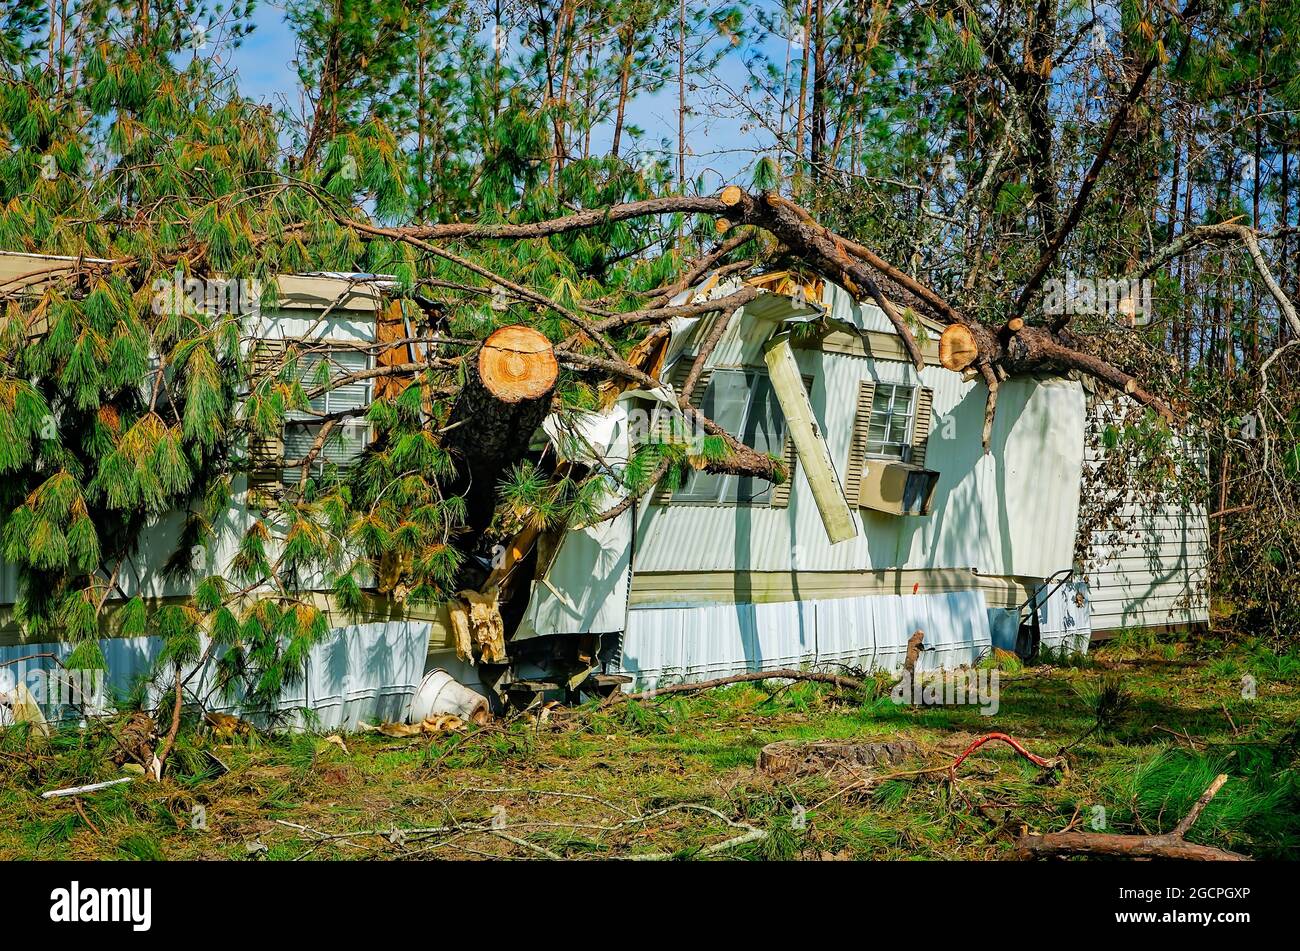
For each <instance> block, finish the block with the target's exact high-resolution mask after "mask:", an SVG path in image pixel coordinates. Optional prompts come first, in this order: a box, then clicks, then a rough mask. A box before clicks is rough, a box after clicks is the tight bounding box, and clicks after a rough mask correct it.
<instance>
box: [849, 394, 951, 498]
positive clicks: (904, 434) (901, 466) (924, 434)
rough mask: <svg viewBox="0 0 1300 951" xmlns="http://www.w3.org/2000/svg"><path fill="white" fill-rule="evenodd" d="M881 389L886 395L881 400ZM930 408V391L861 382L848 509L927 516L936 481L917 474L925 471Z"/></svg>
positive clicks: (851, 447)
mask: <svg viewBox="0 0 1300 951" xmlns="http://www.w3.org/2000/svg"><path fill="white" fill-rule="evenodd" d="M882 389H886V390H888V392H887V393H885V394H884V395H882V393H881V390H882ZM933 405H934V391H933V390H930V389H927V388H925V387H915V386H907V385H904V384H893V383H877V382H875V381H874V380H861V381H859V383H858V404H857V412H856V415H855V417H854V421H853V438H852V440H851V442H850V444H849V459H848V467H847V472H848V475H847V477H846V478H845V480H844V495H845V498H846V499H847V500H848V503H849V505H851V506H855V507H865V508H871V509H875V510H877V511H882V512H889V513H892V514H895V515H925V514H928V513H929V506H930V500H931V498H932V496H933V493H934V486H935V482H936V480H937V478H938V476H937V474H936V473H933V472H925V471H919V470H924V469H925V463H926V450H927V448H928V447H929V442H930V429H931V425H932V420H933ZM904 420H905V421H906V423H907V428H902V422H903V421H904Z"/></svg>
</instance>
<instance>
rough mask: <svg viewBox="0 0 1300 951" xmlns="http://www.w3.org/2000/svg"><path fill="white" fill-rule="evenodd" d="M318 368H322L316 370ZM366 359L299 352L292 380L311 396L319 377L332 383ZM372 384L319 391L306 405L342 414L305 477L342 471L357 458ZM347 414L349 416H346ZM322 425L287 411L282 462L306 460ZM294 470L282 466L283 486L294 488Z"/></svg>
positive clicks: (340, 351) (338, 352)
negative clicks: (333, 468)
mask: <svg viewBox="0 0 1300 951" xmlns="http://www.w3.org/2000/svg"><path fill="white" fill-rule="evenodd" d="M322 365H325V366H326V367H327V369H325V370H322V369H321V367H322ZM370 366H371V362H370V355H369V354H368V353H366V352H364V351H360V350H351V349H346V348H342V347H340V348H336V349H331V350H325V351H321V350H315V351H313V352H311V353H305V354H303V355H302V357H301V358H299V360H298V378H299V380H300V381H301V382H302V386H303V389H305V390H307V391H308V392H311V391H312V390H314V389H317V388H319V387H320V385H321V383H322V382H323V381H324V380H325V379H327V378H328V379H329V380H338V379H340V378H342V377H346V376H349V375H350V374H353V373H356V372H358V371H361V370H367V369H370ZM372 382H373V381H372V380H358V381H356V382H352V383H345V384H343V385H341V386H336V387H334V388H333V389H330V390H327V391H325V392H324V393H321V394H320V395H319V396H316V397H314V398H313V399H312V400H311V401H310V406H311V409H312V410H313V411H314V412H315V413H318V414H326V415H331V416H334V415H337V414H344V415H343V416H342V417H341V418H340V420H339V421H338V422H337V423H336V425H335V427H334V429H333V430H332V431H331V432H330V434H329V436H328V437H326V440H325V443H324V445H323V446H322V447H321V451H320V452H319V453H318V454H317V456H316V458H315V459H313V460H312V463H311V470H310V475H311V476H313V477H314V476H320V475H322V474H323V473H324V472H325V469H326V468H327V467H328V466H337V467H338V468H339V469H346V468H348V467H349V466H350V465H352V463H354V462H355V461H356V460H357V458H358V457H359V456H360V455H361V453H362V451H363V450H364V449H365V447H366V443H367V442H368V441H369V435H370V429H369V426H368V425H367V424H366V422H365V414H366V409H367V407H368V406H369V405H370V399H371V397H370V394H371V384H372ZM350 410H354V411H355V415H353V416H349V415H348V413H349V411H350ZM322 425H323V424H322V422H321V421H320V419H319V417H318V416H316V415H313V414H312V413H303V412H295V413H290V414H289V416H288V418H287V419H286V420H285V424H284V458H285V459H288V460H299V459H302V458H303V457H304V456H306V455H307V454H308V453H309V452H310V451H311V448H312V446H314V445H315V444H316V440H317V439H318V438H319V437H320V432H321V426H322ZM301 474H302V468H301V467H300V466H293V467H290V468H286V469H284V470H283V472H282V473H281V476H280V478H281V479H282V480H283V482H284V483H285V484H286V485H297V484H298V483H299V480H300V477H301Z"/></svg>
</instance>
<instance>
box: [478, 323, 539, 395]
mask: <svg viewBox="0 0 1300 951" xmlns="http://www.w3.org/2000/svg"><path fill="white" fill-rule="evenodd" d="M558 373H559V365H558V364H557V363H556V360H555V351H554V350H553V349H552V347H551V342H550V341H549V340H547V339H546V338H545V337H544V336H542V334H540V333H538V332H537V331H536V330H533V329H532V328H531V327H518V326H511V327H502V328H501V329H500V330H497V331H495V332H494V333H493V334H492V335H491V336H490V337H488V338H487V340H485V341H484V342H483V348H482V349H481V350H480V351H479V354H478V375H479V379H480V380H482V381H483V386H484V387H485V388H486V389H487V390H488V392H490V393H491V394H492V395H493V396H495V397H496V398H497V399H499V400H501V401H502V402H503V403H519V402H521V401H524V400H535V399H540V398H541V397H543V396H545V395H547V394H548V393H550V392H551V390H552V389H554V387H555V379H556V376H557V374H558Z"/></svg>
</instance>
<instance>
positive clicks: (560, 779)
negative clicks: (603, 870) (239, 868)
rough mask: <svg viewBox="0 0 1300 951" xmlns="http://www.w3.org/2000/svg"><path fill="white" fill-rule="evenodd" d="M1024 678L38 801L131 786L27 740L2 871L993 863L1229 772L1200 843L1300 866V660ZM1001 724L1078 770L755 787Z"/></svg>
mask: <svg viewBox="0 0 1300 951" xmlns="http://www.w3.org/2000/svg"><path fill="white" fill-rule="evenodd" d="M1018 666H1019V665H1017V664H1015V663H1011V664H1010V665H1009V666H1008V668H1007V669H1004V670H1002V671H1001V697H1000V709H999V710H998V712H997V714H996V715H995V716H992V717H986V716H982V715H981V714H980V713H979V710H978V708H976V707H973V706H967V707H950V708H933V707H932V708H916V707H905V706H899V705H896V704H895V703H893V702H892V701H891V700H890V698H889V697H888V696H876V697H868V698H866V699H865V700H864V698H863V697H861V696H855V697H850V696H846V695H844V694H843V693H840V692H837V691H835V690H833V689H831V688H826V687H822V686H820V685H811V684H799V685H794V686H789V687H785V688H782V687H780V686H777V685H772V686H771V687H770V688H769V687H765V686H764V685H756V686H755V685H745V686H737V687H732V688H726V689H720V690H714V691H712V692H708V693H705V694H699V695H694V696H681V697H663V698H660V699H659V700H657V701H651V702H646V703H631V704H619V705H616V706H614V707H606V708H598V707H597V706H596V705H594V704H592V705H588V706H586V707H582V708H578V709H574V710H557V711H555V712H554V714H553V715H552V716H551V717H549V718H548V719H547V720H546V721H545V722H540V723H539V722H535V721H533V720H531V719H529V718H519V719H517V720H515V721H513V722H510V723H505V724H501V723H498V724H497V725H495V726H493V727H490V728H487V729H479V730H474V731H472V732H469V733H462V734H454V735H450V736H448V735H442V736H435V737H416V738H402V739H394V738H388V737H384V736H380V735H377V734H366V735H360V736H348V737H346V738H344V739H345V742H346V751H345V750H344V748H343V746H342V745H340V744H339V743H337V742H334V741H331V740H328V739H326V738H325V737H322V736H312V735H295V736H287V737H274V738H271V737H252V738H248V739H241V740H236V741H234V742H230V741H225V742H220V741H217V740H215V739H214V738H211V737H204V736H199V735H196V734H194V733H192V732H188V731H187V732H185V733H183V735H182V738H181V742H180V744H179V746H178V750H177V752H176V753H175V754H174V756H173V760H172V762H171V763H170V764H169V769H168V774H167V777H166V778H165V780H164V782H162V783H160V784H158V783H152V782H146V781H144V780H140V779H137V780H136V781H135V782H134V783H132V784H130V785H126V786H118V787H115V788H111V789H107V790H104V791H101V792H97V793H94V794H90V795H86V796H83V797H79V799H75V800H74V799H58V800H49V801H46V800H42V799H40V798H39V796H38V792H39V791H40V790H43V789H50V788H56V787H63V786H70V785H75V784H80V783H87V782H92V781H98V780H103V779H109V778H113V777H114V776H117V775H121V774H120V773H118V772H117V770H116V768H115V767H114V766H113V765H112V764H111V762H109V761H108V760H107V755H108V754H111V752H112V750H113V748H114V744H113V742H112V740H111V738H110V737H108V736H107V735H106V733H105V732H104V731H103V730H98V731H96V730H91V731H87V732H86V733H71V734H67V735H64V736H61V737H59V738H57V739H55V740H54V741H47V740H42V739H40V738H38V737H34V736H29V735H27V734H26V733H25V731H22V730H18V729H11V730H9V731H7V733H5V734H3V735H0V769H2V770H3V774H0V857H3V858H6V859H12V858H29V859H31V858H39V859H56V858H116V859H131V858H136V859H162V858H167V859H180V858H227V859H241V860H246V859H256V858H259V857H260V858H272V859H300V858H306V859H329V858H381V859H390V858H419V859H436V858H444V857H446V858H465V857H477V856H481V855H493V856H517V857H529V858H531V857H542V856H556V855H558V856H564V857H569V858H595V857H622V856H632V855H642V856H665V857H666V856H673V857H705V856H707V855H710V854H712V855H719V856H727V857H732V858H751V859H761V858H769V859H790V858H805V859H900V858H946V859H997V858H1010V857H1012V847H1011V843H1012V842H1013V840H1014V838H1015V836H1016V835H1017V834H1019V833H1020V832H1021V831H1022V830H1023V829H1025V828H1026V827H1027V828H1029V829H1031V830H1034V831H1039V832H1046V831H1053V830H1058V829H1061V828H1064V827H1066V826H1067V825H1069V824H1071V823H1073V824H1074V825H1075V827H1076V828H1085V829H1086V828H1089V827H1090V826H1091V825H1092V824H1093V823H1094V821H1096V820H1098V819H1102V818H1103V813H1102V812H1101V811H1100V810H1099V809H1098V808H1097V807H1101V809H1104V822H1105V825H1106V827H1107V828H1108V829H1109V830H1111V831H1118V832H1143V831H1148V832H1156V831H1167V830H1169V829H1171V828H1172V827H1173V826H1174V825H1175V824H1176V823H1177V821H1178V819H1179V818H1181V816H1182V815H1183V814H1184V813H1185V812H1186V811H1187V809H1188V808H1189V807H1190V805H1191V804H1192V802H1193V801H1194V800H1195V799H1196V797H1197V796H1198V795H1199V793H1200V792H1201V791H1202V790H1203V789H1204V787H1205V786H1207V785H1208V784H1209V782H1210V781H1211V779H1212V778H1213V777H1214V775H1215V774H1217V773H1219V772H1226V773H1228V774H1229V775H1230V777H1231V778H1230V780H1229V782H1228V784H1227V785H1226V786H1225V787H1224V789H1223V791H1222V792H1221V793H1220V794H1219V795H1218V796H1217V797H1216V799H1215V800H1214V801H1213V802H1212V803H1211V804H1210V807H1209V808H1208V809H1207V810H1206V811H1205V813H1204V814H1203V815H1202V818H1201V819H1200V821H1199V822H1198V823H1197V825H1196V826H1195V828H1194V830H1193V832H1192V834H1191V835H1190V836H1189V838H1190V839H1192V840H1194V841H1198V842H1205V843H1209V844H1213V845H1218V846H1222V847H1226V848H1231V849H1235V850H1238V851H1243V852H1247V853H1250V854H1252V855H1256V856H1276V857H1287V856H1290V857H1295V856H1296V855H1298V854H1300V729H1298V728H1297V722H1298V721H1300V656H1297V655H1295V654H1289V655H1287V654H1282V655H1279V654H1277V653H1275V652H1273V651H1270V650H1268V649H1266V648H1264V647H1261V646H1253V647H1252V646H1250V645H1245V646H1240V645H1239V646H1236V647H1233V648H1224V647H1222V646H1221V645H1205V644H1201V645H1194V644H1190V643H1187V642H1181V641H1170V642H1157V641H1153V640H1143V641H1139V640H1137V639H1121V641H1119V642H1113V643H1112V644H1111V645H1109V646H1107V647H1104V648H1101V649H1099V650H1098V651H1096V652H1094V654H1092V655H1090V656H1089V657H1087V658H1073V659H1068V658H1059V659H1056V660H1055V661H1054V662H1053V663H1048V664H1042V665H1038V666H1035V667H1029V668H1024V669H1017V668H1018ZM1243 678H1246V679H1245V683H1246V685H1247V687H1249V686H1251V685H1252V684H1253V686H1254V690H1253V693H1254V696H1253V697H1251V696H1249V694H1250V693H1251V692H1252V691H1251V690H1250V689H1246V690H1243ZM1243 693H1245V694H1246V695H1245V696H1243ZM993 730H998V731H1003V732H1006V733H1010V734H1011V735H1012V736H1014V737H1016V738H1018V739H1019V740H1020V741H1022V742H1023V743H1025V744H1026V745H1027V746H1028V747H1029V748H1030V749H1031V750H1032V751H1034V752H1035V753H1038V754H1040V755H1042V756H1049V757H1050V756H1055V755H1057V754H1058V752H1060V751H1061V750H1062V748H1067V747H1068V750H1067V752H1066V756H1067V759H1068V764H1069V765H1068V768H1067V769H1066V770H1064V771H1050V772H1045V771H1043V770H1041V769H1039V768H1037V767H1035V766H1033V765H1031V764H1029V763H1028V762H1026V761H1025V760H1023V759H1021V758H1019V757H1018V756H1016V755H1015V754H1014V753H1013V752H1011V751H1010V750H1009V749H1008V748H1007V747H1005V746H1001V745H989V746H985V747H983V748H982V749H981V750H980V751H979V752H978V753H976V754H974V755H973V756H972V757H971V758H970V759H968V760H967V761H966V762H965V763H963V764H962V767H961V769H960V770H959V773H958V778H957V780H956V781H955V782H950V781H948V780H946V779H945V778H943V774H942V773H941V774H937V775H929V776H923V777H920V778H918V777H916V776H899V777H896V778H893V779H888V778H886V779H883V780H882V779H881V778H880V776H879V775H878V776H877V778H876V779H875V780H874V781H873V782H871V783H868V784H865V785H866V788H864V784H863V783H862V782H861V781H860V780H857V779H855V777H853V776H850V775H844V774H841V775H829V776H828V775H813V776H807V777H802V778H796V779H789V780H774V779H772V778H769V777H768V776H767V775H765V774H764V773H761V772H759V771H758V770H757V769H756V768H755V760H756V757H757V755H758V752H759V750H760V748H761V747H762V746H763V745H764V744H767V743H771V742H773V741H776V740H815V739H827V738H830V739H852V740H855V741H863V742H869V741H872V740H884V739H897V738H908V739H911V740H914V741H916V742H917V743H918V744H919V745H920V748H921V753H920V754H919V755H918V756H915V757H912V758H909V759H907V760H905V761H902V762H899V763H896V764H894V765H891V766H886V767H883V768H882V769H881V770H880V771H879V773H880V774H881V775H886V776H887V775H890V774H892V773H895V772H904V771H908V770H915V769H918V768H920V767H924V766H930V765H934V764H942V763H945V762H950V761H951V760H952V759H953V757H954V755H955V753H954V750H960V749H961V748H962V747H964V745H965V744H966V743H968V742H969V741H970V739H972V738H974V737H975V736H978V735H980V734H983V733H986V732H990V731H993ZM1080 737H1083V739H1080ZM210 754H212V755H210ZM218 760H219V761H220V765H218ZM196 807H199V808H198V809H196ZM196 815H199V816H201V817H202V818H203V819H205V820H206V821H205V822H197V823H196V822H195V816H196ZM723 844H725V847H722V846H723ZM710 847H714V849H715V851H713V852H711V853H710V852H708V851H707V850H708V849H709V848H710Z"/></svg>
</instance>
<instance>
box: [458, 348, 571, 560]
mask: <svg viewBox="0 0 1300 951" xmlns="http://www.w3.org/2000/svg"><path fill="white" fill-rule="evenodd" d="M468 367H469V379H467V380H466V381H465V386H464V388H463V389H462V390H461V392H460V395H459V397H457V399H456V403H455V405H454V406H453V407H452V410H451V415H450V417H449V418H448V421H447V428H446V431H445V432H444V434H443V446H444V447H446V448H447V449H448V450H449V451H450V452H451V453H452V456H453V459H454V460H455V463H456V479H455V480H454V482H453V485H452V487H451V491H452V492H454V493H456V494H460V493H464V495H465V504H466V526H467V527H468V528H469V530H470V532H471V533H473V534H474V535H478V534H480V533H482V532H483V530H484V529H486V528H487V527H488V525H489V524H490V523H491V521H492V513H493V510H494V509H495V507H496V487H497V483H498V482H500V480H501V478H502V477H503V476H504V475H505V474H506V473H507V472H508V471H509V468H510V466H512V465H515V464H516V463H518V462H519V460H520V459H522V458H523V457H524V455H525V453H526V452H527V451H528V444H529V442H530V441H531V440H532V436H533V433H534V432H536V430H537V427H538V426H540V425H541V423H542V420H543V419H545V418H546V414H547V413H548V412H549V411H550V406H551V394H552V393H553V392H554V391H555V381H556V377H557V375H558V372H559V367H558V364H557V363H556V360H555V352H554V350H553V349H552V347H551V342H550V341H549V340H547V339H546V337H544V336H542V334H540V333H538V332H537V331H536V330H533V329H532V328H530V327H519V326H511V327H502V328H501V329H500V330H497V331H495V332H494V333H493V334H492V335H491V336H490V337H488V338H487V340H485V341H484V342H483V347H482V348H481V349H480V350H479V353H478V359H477V360H471V361H469V363H468Z"/></svg>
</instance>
